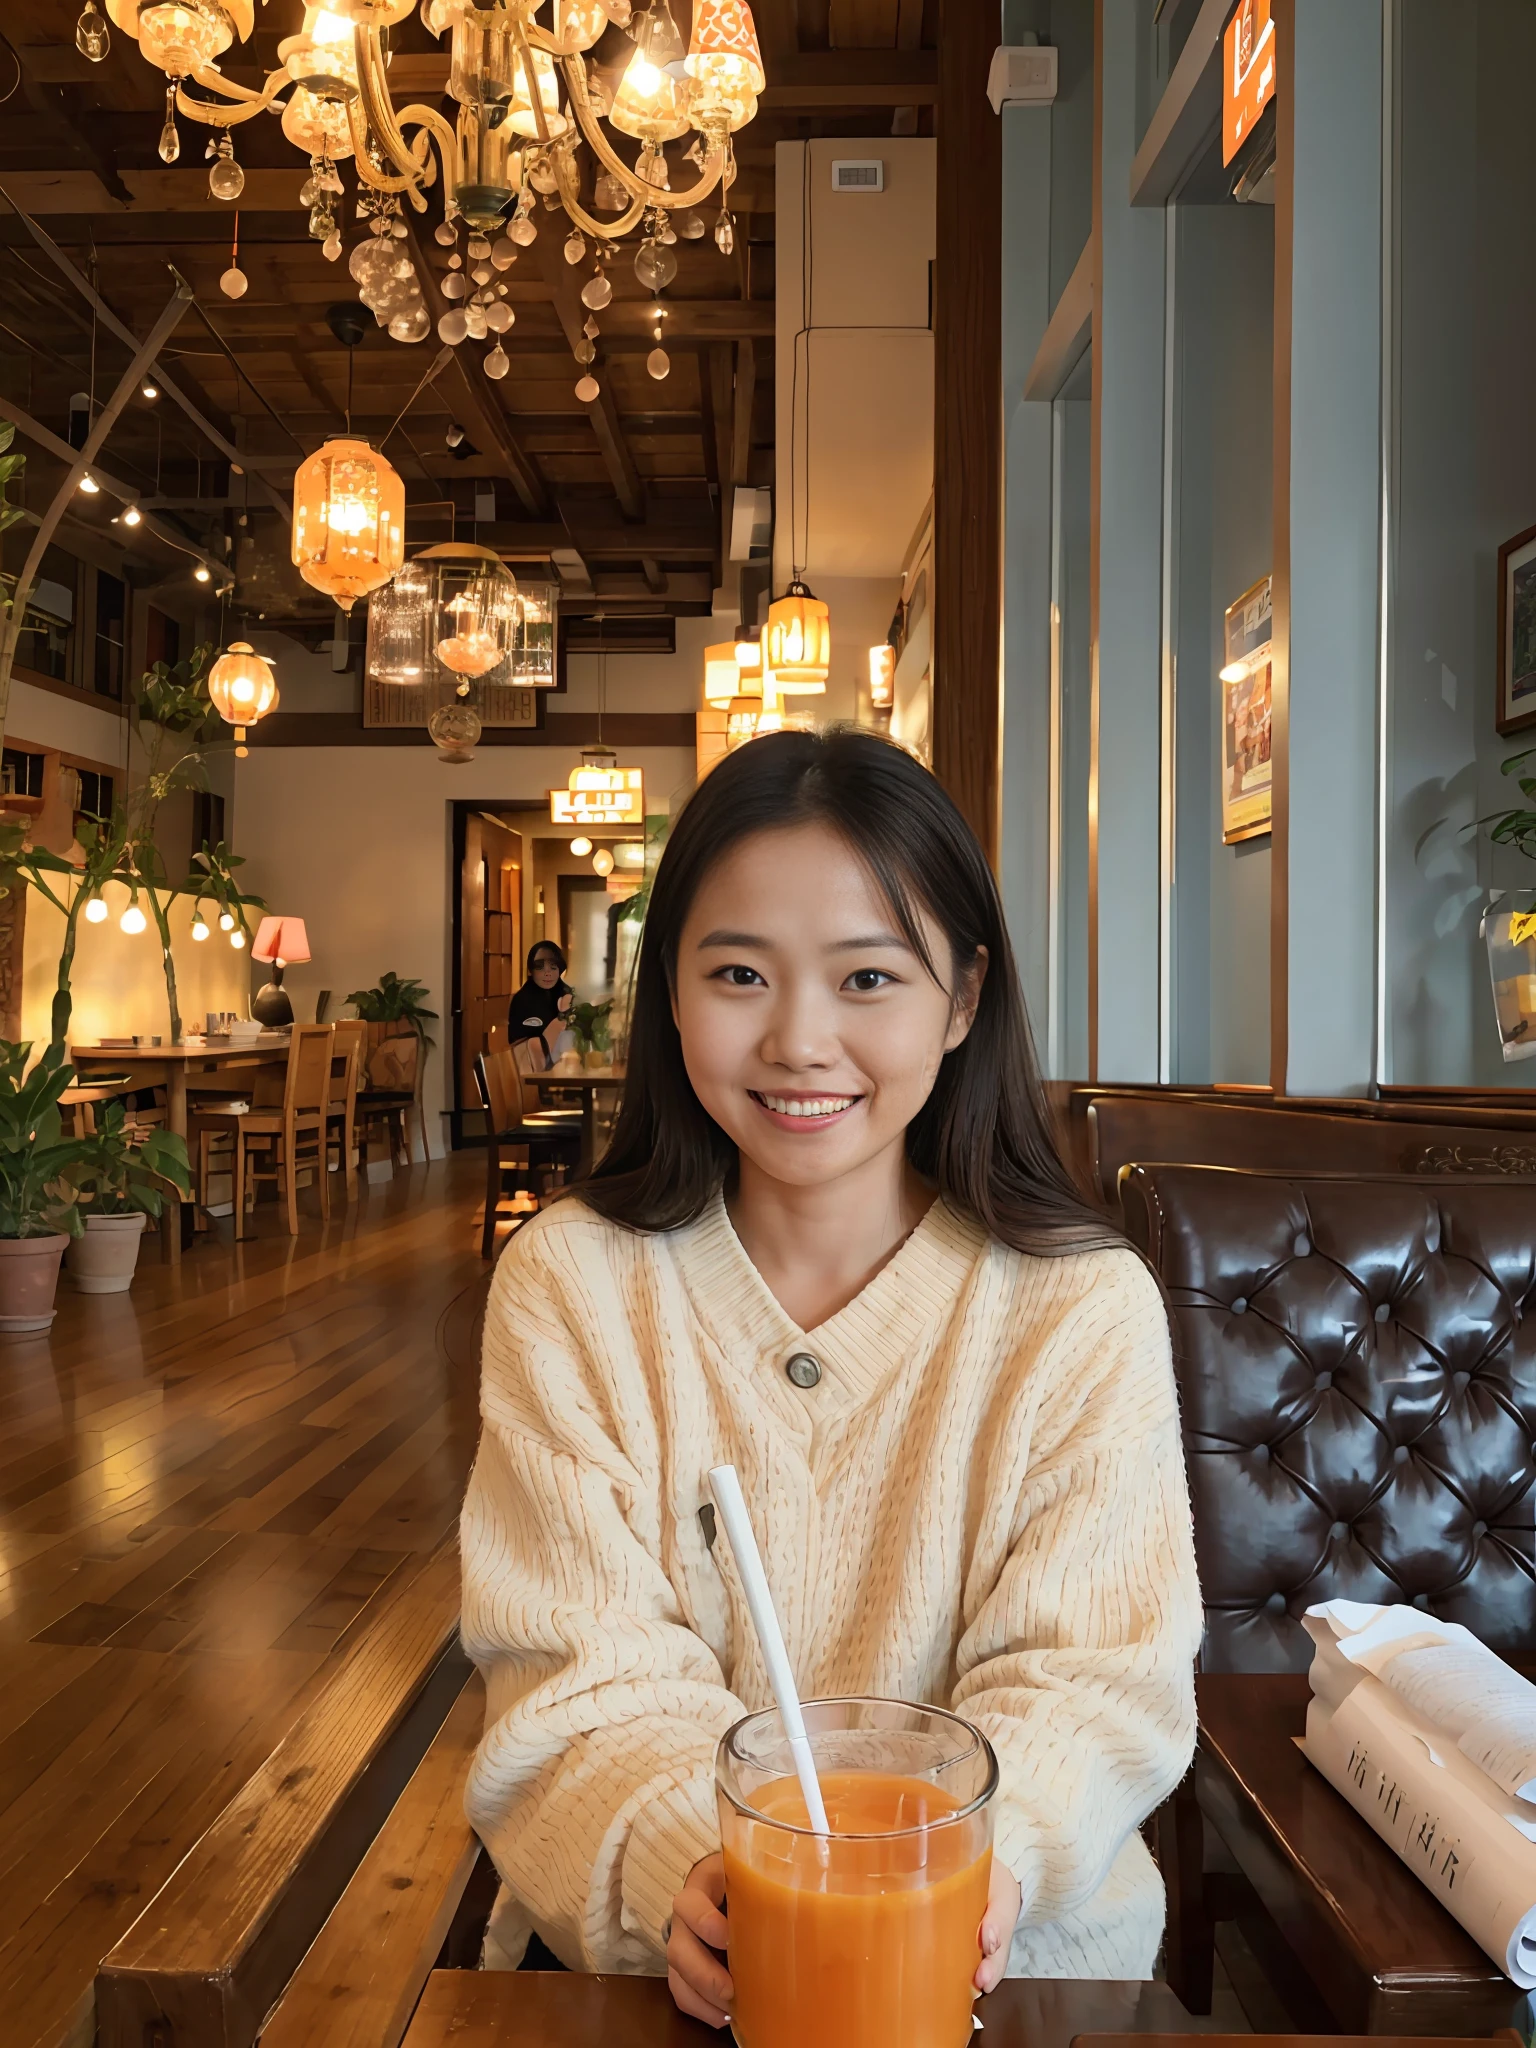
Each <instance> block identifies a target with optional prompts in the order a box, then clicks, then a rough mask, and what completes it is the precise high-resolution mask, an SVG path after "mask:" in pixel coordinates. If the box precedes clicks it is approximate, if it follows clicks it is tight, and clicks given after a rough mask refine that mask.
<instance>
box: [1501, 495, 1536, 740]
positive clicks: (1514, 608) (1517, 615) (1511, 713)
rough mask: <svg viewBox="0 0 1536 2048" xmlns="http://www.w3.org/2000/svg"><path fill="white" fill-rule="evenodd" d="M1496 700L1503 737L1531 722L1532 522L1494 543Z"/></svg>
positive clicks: (1535, 572) (1535, 567)
mask: <svg viewBox="0 0 1536 2048" xmlns="http://www.w3.org/2000/svg"><path fill="white" fill-rule="evenodd" d="M1497 666H1498V703H1497V706H1496V708H1495V717H1494V722H1495V723H1496V724H1497V726H1498V729H1499V731H1500V732H1501V733H1503V734H1504V735H1505V737H1506V738H1508V737H1509V736H1510V735H1511V734H1513V733H1517V732H1529V731H1530V730H1531V729H1532V727H1533V726H1536V526H1528V527H1527V528H1526V529H1525V531H1524V533H1517V534H1516V535H1515V537H1514V539H1513V540H1507V541H1505V543H1504V545H1503V547H1501V548H1500V549H1499V637H1498V664H1497Z"/></svg>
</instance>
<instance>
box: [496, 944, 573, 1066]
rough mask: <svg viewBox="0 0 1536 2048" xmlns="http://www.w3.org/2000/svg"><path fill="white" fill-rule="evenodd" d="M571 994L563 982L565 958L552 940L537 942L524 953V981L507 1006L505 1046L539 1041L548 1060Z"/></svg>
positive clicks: (563, 1019) (562, 1022)
mask: <svg viewBox="0 0 1536 2048" xmlns="http://www.w3.org/2000/svg"><path fill="white" fill-rule="evenodd" d="M571 993H572V992H571V990H570V989H569V988H568V987H567V986H566V981H565V955H564V954H563V953H562V952H561V950H560V948H559V947H558V946H557V945H556V944H555V942H554V940H553V939H540V940H539V942H538V943H537V945H534V946H530V947H529V949H528V979H527V980H526V981H525V982H524V983H523V985H522V987H521V988H520V989H519V990H518V992H517V994H516V995H515V996H514V997H513V998H512V1000H511V1002H510V1003H509V1004H508V1006H507V1043H508V1045H516V1044H517V1043H518V1042H519V1041H520V1040H522V1039H525V1038H540V1039H542V1040H543V1041H544V1049H545V1052H546V1054H547V1056H548V1057H549V1058H550V1059H553V1058H554V1053H555V1040H556V1039H557V1038H558V1037H559V1036H560V1034H561V1032H562V1031H563V1030H564V1029H565V1013H566V1011H567V1010H568V1009H569V1008H570V1007H571Z"/></svg>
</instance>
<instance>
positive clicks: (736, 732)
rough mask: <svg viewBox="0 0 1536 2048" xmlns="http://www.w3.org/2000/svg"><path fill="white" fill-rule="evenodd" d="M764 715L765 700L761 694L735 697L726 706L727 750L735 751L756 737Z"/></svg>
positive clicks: (729, 751) (728, 751)
mask: <svg viewBox="0 0 1536 2048" xmlns="http://www.w3.org/2000/svg"><path fill="white" fill-rule="evenodd" d="M762 717H763V700H762V698H761V697H760V696H759V697H748V696H746V695H742V696H740V697H733V698H732V699H731V701H730V703H729V704H727V705H726V707H725V746H726V752H727V753H734V752H735V751H736V749H737V748H738V747H741V746H745V745H746V743H747V741H748V740H752V739H756V738H757V729H758V726H759V724H760V723H761V721H762Z"/></svg>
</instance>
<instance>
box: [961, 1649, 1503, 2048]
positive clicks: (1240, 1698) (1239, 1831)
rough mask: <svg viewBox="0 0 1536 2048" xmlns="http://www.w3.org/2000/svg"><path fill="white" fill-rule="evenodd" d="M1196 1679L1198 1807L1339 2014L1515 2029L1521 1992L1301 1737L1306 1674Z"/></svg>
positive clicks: (1394, 2029)
mask: <svg viewBox="0 0 1536 2048" xmlns="http://www.w3.org/2000/svg"><path fill="white" fill-rule="evenodd" d="M1195 1689H1196V1697H1197V1700H1198V1704H1199V1712H1200V1746H1199V1749H1198V1751H1197V1753H1196V1758H1195V1791H1196V1795H1197V1797H1198V1799H1199V1802H1200V1806H1201V1809H1202V1811H1203V1812H1204V1813H1205V1814H1206V1816H1207V1817H1208V1819H1209V1820H1210V1821H1211V1823H1212V1824H1213V1825H1214V1827H1215V1829H1216V1831H1217V1833H1218V1834H1219V1835H1220V1836H1221V1838H1222V1840H1223V1841H1224V1842H1225V1843H1226V1845H1227V1847H1228V1848H1229V1849H1230V1850H1231V1852H1232V1854H1233V1856H1234V1857H1235V1859H1236V1861H1237V1863H1238V1866H1239V1868H1240V1869H1241V1870H1242V1872H1243V1874H1244V1876H1245V1877H1246V1878H1247V1879H1248V1881H1249V1883H1250V1884H1251V1885H1252V1886H1253V1888H1254V1890H1255V1891H1256V1892H1257V1893H1258V1895H1259V1898H1260V1899H1261V1900H1262V1902H1263V1904H1264V1906H1265V1908H1266V1910H1267V1911H1268V1913H1269V1914H1270V1916H1271V1918H1272V1919H1273V1920H1274V1921H1275V1923H1276V1925H1277V1926H1278V1927H1279V1929H1280V1932H1281V1934H1282V1935H1283V1936H1284V1937H1285V1940H1286V1941H1287V1943H1288V1944H1289V1946H1290V1948H1291V1950H1292V1951H1293V1953H1294V1954H1295V1956H1296V1957H1297V1959H1298V1960H1299V1961H1300V1963H1301V1964H1302V1965H1303V1967H1304V1968H1305V1969H1306V1971H1307V1974H1308V1975H1309V1976H1310V1977H1311V1979H1312V1982H1313V1984H1314V1985H1315V1986H1316V1988H1317V1991H1318V1993H1319V1994H1320V1996H1321V1998H1322V2000H1323V2002H1324V2004H1325V2005H1326V2006H1327V2009H1328V2011H1329V2012H1330V2013H1331V2014H1332V2016H1333V2020H1334V2023H1335V2024H1336V2025H1337V2026H1339V2027H1341V2028H1347V2029H1349V2030H1350V2031H1352V2032H1358V2033H1363V2034H1373V2035H1382V2034H1431V2033H1432V2034H1445V2035H1451V2034H1454V2035H1460V2036H1467V2035H1478V2034H1481V2035H1487V2034H1490V2033H1492V2032H1493V2031H1494V2029H1495V2028H1499V2027H1507V2026H1517V2027H1521V2028H1522V2031H1523V2028H1524V2014H1525V2009H1526V1997H1525V1993H1524V1992H1522V1991H1520V1990H1518V1989H1517V1988H1516V1987H1515V1986H1514V1985H1513V1984H1512V1983H1511V1982H1510V1981H1509V1979H1508V1978H1507V1977H1506V1976H1505V1975H1504V1973H1503V1972H1502V1971H1501V1970H1500V1969H1499V1968H1498V1966H1497V1964H1495V1963H1493V1962H1492V1961H1490V1960H1489V1958H1488V1957H1487V1956H1486V1955H1485V1954H1484V1953H1483V1951H1482V1949H1481V1948H1479V1946H1478V1945H1477V1943H1476V1942H1475V1941H1474V1940H1473V1939H1472V1937H1471V1935H1470V1934H1468V1933H1467V1932H1466V1931H1465V1929H1463V1928H1462V1926H1461V1925H1460V1923H1459V1922H1458V1921H1456V1920H1453V1919H1452V1918H1451V1916H1450V1914H1449V1913H1447V1912H1446V1910H1445V1908H1444V1907H1443V1906H1442V1905H1441V1904H1440V1903H1439V1901H1438V1900H1437V1899H1435V1898H1434V1897H1433V1896H1432V1895H1431V1894H1430V1892H1428V1891H1427V1890H1426V1889H1425V1887H1424V1886H1423V1885H1422V1884H1420V1882H1419V1880H1418V1879H1417V1878H1416V1877H1415V1876H1414V1874H1413V1872H1412V1871H1411V1870H1409V1869H1408V1867H1407V1865H1406V1864H1404V1863H1403V1862H1401V1861H1400V1859H1399V1858H1398V1857H1397V1856H1395V1855H1394V1854H1393V1852H1392V1851H1391V1850H1390V1849H1389V1848H1388V1847H1387V1845H1386V1843H1385V1842H1383V1841H1382V1840H1381V1838H1380V1837H1379V1836H1378V1835H1377V1834H1376V1833H1375V1832H1374V1831H1373V1830H1372V1829H1371V1828H1370V1827H1369V1826H1368V1825H1367V1824H1366V1822H1365V1821H1364V1820H1362V1819H1361V1817H1360V1815H1359V1814H1357V1813H1356V1812H1355V1810H1354V1808H1353V1807H1352V1806H1351V1805H1350V1804H1349V1802H1348V1801H1347V1800H1345V1799H1343V1798H1341V1797H1340V1796H1339V1794H1338V1793H1337V1792H1335V1791H1334V1789H1333V1787H1332V1786H1331V1785H1330V1784H1329V1783H1328V1781H1327V1779H1326V1778H1325V1777H1324V1776H1323V1775H1322V1773H1321V1772H1320V1771H1318V1770H1315V1769H1314V1768H1313V1766H1312V1765H1311V1764H1309V1763H1308V1762H1307V1760H1306V1758H1305V1757H1304V1756H1303V1755H1302V1753H1301V1751H1300V1750H1299V1749H1298V1748H1297V1747H1296V1742H1295V1738H1296V1737H1297V1736H1299V1735H1301V1734H1302V1733H1303V1732H1304V1730H1305V1728H1306V1721H1307V1701H1308V1699H1309V1698H1310V1696H1311V1689H1310V1687H1309V1686H1308V1683H1307V1680H1306V1677H1305V1675H1292V1674H1285V1675H1278V1676H1270V1675H1265V1676H1257V1675H1243V1676H1234V1675H1231V1674H1211V1675H1209V1676H1202V1677H1200V1678H1198V1679H1197V1680H1196V1681H1195ZM989 2048H991V2044H989Z"/></svg>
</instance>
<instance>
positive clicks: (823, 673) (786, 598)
mask: <svg viewBox="0 0 1536 2048" xmlns="http://www.w3.org/2000/svg"><path fill="white" fill-rule="evenodd" d="M763 666H764V667H765V668H767V669H771V670H772V671H773V678H774V682H775V684H776V685H777V688H778V691H779V694H780V695H781V696H784V697H815V696H819V695H820V694H821V693H822V692H823V691H824V690H825V689H826V687H827V671H828V670H829V669H830V667H831V666H832V617H831V613H830V612H829V611H828V609H827V607H826V606H825V605H824V604H823V603H822V601H821V599H820V598H819V597H813V596H812V595H811V593H810V591H809V590H808V589H807V588H806V586H805V584H804V583H802V582H801V580H800V578H799V577H798V576H797V577H796V578H795V580H794V582H793V583H791V584H790V586H789V588H788V590H786V591H785V593H784V595H783V596H782V597H776V598H775V599H774V601H773V603H772V604H771V605H769V607H768V623H767V625H766V626H765V627H764V628H763Z"/></svg>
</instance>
